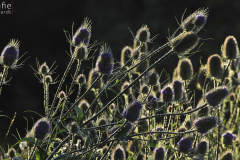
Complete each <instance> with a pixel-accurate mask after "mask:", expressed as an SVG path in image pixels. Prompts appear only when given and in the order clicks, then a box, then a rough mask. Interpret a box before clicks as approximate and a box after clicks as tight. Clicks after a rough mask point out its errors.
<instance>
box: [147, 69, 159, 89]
mask: <svg viewBox="0 0 240 160" xmlns="http://www.w3.org/2000/svg"><path fill="white" fill-rule="evenodd" d="M158 80H159V75H158V73H157V71H155V70H151V71H150V72H149V73H148V85H152V86H153V85H157V84H158Z"/></svg>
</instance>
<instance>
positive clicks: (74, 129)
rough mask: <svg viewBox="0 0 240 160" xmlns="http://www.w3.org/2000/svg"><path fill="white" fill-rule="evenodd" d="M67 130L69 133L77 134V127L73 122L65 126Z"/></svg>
mask: <svg viewBox="0 0 240 160" xmlns="http://www.w3.org/2000/svg"><path fill="white" fill-rule="evenodd" d="M67 129H68V131H69V133H72V134H74V133H77V132H78V130H79V129H78V125H77V123H76V122H75V121H70V122H69V123H68V124H67Z"/></svg>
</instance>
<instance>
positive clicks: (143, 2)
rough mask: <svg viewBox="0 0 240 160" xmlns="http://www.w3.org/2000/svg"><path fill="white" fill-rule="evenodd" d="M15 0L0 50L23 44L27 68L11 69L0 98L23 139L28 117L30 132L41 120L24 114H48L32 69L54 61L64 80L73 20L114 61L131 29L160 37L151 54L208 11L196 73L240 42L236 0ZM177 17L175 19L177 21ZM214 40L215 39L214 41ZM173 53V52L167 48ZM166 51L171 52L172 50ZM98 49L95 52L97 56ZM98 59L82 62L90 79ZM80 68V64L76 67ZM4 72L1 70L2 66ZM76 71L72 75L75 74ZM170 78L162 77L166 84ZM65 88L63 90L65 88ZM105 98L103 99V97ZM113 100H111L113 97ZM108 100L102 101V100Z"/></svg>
mask: <svg viewBox="0 0 240 160" xmlns="http://www.w3.org/2000/svg"><path fill="white" fill-rule="evenodd" d="M8 2H9V3H11V2H13V11H14V14H13V15H0V20H1V25H0V35H1V36H0V37H1V38H0V42H1V43H0V48H2V49H3V48H4V47H5V46H6V45H7V43H8V42H9V41H10V39H12V38H17V39H18V40H19V41H20V55H22V54H23V53H25V52H27V54H26V55H25V58H27V57H29V56H30V58H29V59H28V60H27V61H26V62H25V65H24V66H23V68H20V69H17V70H12V69H10V70H9V75H8V79H9V78H10V77H12V80H11V81H10V82H9V84H10V85H5V86H3V91H2V95H1V97H0V110H1V111H2V112H1V114H2V115H7V116H9V117H10V118H12V117H13V116H14V112H17V117H16V119H15V121H14V123H13V126H12V128H11V131H10V134H15V135H16V128H17V129H18V131H19V133H20V135H21V137H22V138H23V137H24V136H25V133H26V128H27V121H26V120H25V119H24V118H23V116H25V117H27V119H28V120H29V121H28V126H29V129H30V128H31V126H32V125H33V120H32V119H31V117H33V119H34V120H35V121H36V120H37V119H39V118H40V117H39V116H38V115H36V114H34V113H30V112H24V111H27V110H32V111H36V112H38V113H39V114H41V115H43V114H44V108H43V86H42V84H41V83H39V81H38V80H37V78H36V77H35V76H34V71H33V70H32V69H31V68H30V65H31V66H33V67H35V69H37V67H36V57H37V58H38V60H39V61H40V64H42V63H43V62H45V61H46V62H47V64H48V65H49V66H51V65H52V64H53V63H54V62H55V61H56V64H55V65H57V66H58V68H57V69H56V73H55V74H53V78H55V77H56V76H57V75H59V78H58V80H60V79H61V77H62V75H63V72H64V71H65V68H66V66H67V64H68V62H69V60H70V57H69V56H68V55H67V54H66V51H69V44H68V43H67V42H66V37H65V35H64V32H63V29H65V30H67V31H69V32H71V31H72V24H73V22H74V32H75V31H76V29H77V28H78V27H79V26H80V25H81V23H82V22H83V20H84V18H85V17H89V19H91V21H92V37H91V40H90V43H91V42H93V41H95V40H97V41H98V42H106V43H108V44H110V45H111V48H112V52H113V55H114V58H115V62H119V61H120V53H121V49H122V48H123V47H124V46H125V45H131V46H132V44H133V37H132V35H131V33H130V32H129V29H128V27H129V28H130V29H131V30H132V31H133V33H134V34H135V33H136V32H137V30H138V29H139V28H140V27H141V26H142V25H143V24H146V25H148V27H149V28H150V33H151V37H152V36H154V35H156V34H159V36H158V38H157V39H156V40H155V41H154V43H152V44H149V50H151V49H156V48H158V47H159V46H161V45H163V44H164V43H166V41H167V37H168V36H169V34H168V31H169V33H170V34H172V33H173V32H174V31H175V30H176V29H177V28H178V23H177V21H176V19H177V20H178V21H179V22H180V21H181V17H182V16H183V13H184V11H185V9H187V10H186V13H185V15H184V18H186V17H187V16H188V15H189V14H191V13H193V12H194V11H195V10H197V9H199V8H203V7H204V8H206V7H209V10H210V12H209V17H208V22H207V24H206V26H205V27H204V30H202V31H201V32H200V33H199V37H201V39H202V40H201V43H204V44H203V45H202V46H201V48H200V50H201V51H200V52H198V53H196V54H194V55H193V56H192V57H191V58H190V59H191V60H192V63H193V66H194V71H195V73H196V72H197V71H198V68H199V66H200V62H199V60H200V58H201V61H202V63H203V64H205V63H206V61H207V58H208V56H210V55H212V54H215V53H217V54H221V52H220V51H221V45H222V44H223V42H224V39H225V37H226V36H228V35H234V36H235V37H236V39H237V40H240V10H239V8H240V2H239V1H238V0H232V1H227V0H205V1H196V0H137V1H133V0H132V1H131V0H121V1H119V0H71V1H64V0H51V1H47V0H41V1H40V0H34V1H30V0H28V1H16V0H13V1H6V3H8ZM175 17H176V19H175ZM210 38H212V39H214V40H211V39H210ZM168 49H169V48H168ZM168 49H167V50H168ZM167 50H164V51H162V52H160V53H158V54H156V55H154V56H153V57H152V58H151V60H150V62H151V63H153V62H154V61H155V60H156V59H158V58H159V57H161V55H163V54H164V53H165V52H166V51H167ZM98 54H99V51H97V52H96V56H98ZM95 59H96V57H95V58H94V60H93V64H92V60H90V61H84V62H83V63H82V69H81V72H82V71H83V73H84V74H85V75H88V72H89V70H90V68H92V66H93V67H95V64H94V62H95ZM177 62H178V58H177V56H176V55H173V56H171V57H169V58H168V59H167V60H166V61H164V62H163V63H161V64H159V65H157V67H156V69H157V71H158V72H159V73H160V72H161V71H162V69H163V68H164V69H165V70H166V71H167V72H168V73H170V74H171V73H172V72H173V70H174V68H175V67H176V66H177ZM75 66H76V63H75V65H74V67H75ZM2 69H3V67H2ZM74 71H75V70H74V68H72V70H71V72H70V74H72V75H73V73H74ZM165 79H166V76H162V77H161V80H160V82H163V81H164V80H165ZM70 82H71V76H68V78H67V80H66V83H65V84H68V85H69V84H70ZM57 86H58V85H57V84H55V85H54V84H53V85H50V102H51V101H52V98H53V94H55V91H56V87H57ZM64 89H65V88H64ZM103 98H104V97H103ZM110 98H111V97H110ZM103 101H104V100H103ZM0 118H1V120H0V130H1V132H0V145H2V142H3V139H4V137H5V134H6V132H7V130H8V127H9V124H10V122H11V121H10V120H9V119H7V118H5V117H0ZM7 142H8V143H9V144H10V145H13V144H15V143H16V142H17V140H16V139H15V138H14V137H13V136H12V135H9V136H8V140H7Z"/></svg>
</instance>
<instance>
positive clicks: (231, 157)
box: [220, 151, 233, 160]
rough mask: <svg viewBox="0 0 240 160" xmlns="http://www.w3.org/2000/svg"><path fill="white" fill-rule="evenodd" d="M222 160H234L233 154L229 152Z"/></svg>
mask: <svg viewBox="0 0 240 160" xmlns="http://www.w3.org/2000/svg"><path fill="white" fill-rule="evenodd" d="M220 160H233V154H232V153H231V152H229V151H227V152H225V153H224V154H223V155H222V156H221V158H220Z"/></svg>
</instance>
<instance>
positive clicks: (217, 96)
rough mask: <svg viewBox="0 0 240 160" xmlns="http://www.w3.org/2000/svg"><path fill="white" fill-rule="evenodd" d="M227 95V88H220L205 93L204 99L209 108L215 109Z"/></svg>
mask: <svg viewBox="0 0 240 160" xmlns="http://www.w3.org/2000/svg"><path fill="white" fill-rule="evenodd" d="M228 95H229V91H228V89H227V87H224V86H221V87H217V88H214V89H211V90H210V91H209V92H207V93H206V95H205V99H206V101H207V103H208V104H209V105H210V106H213V107H217V106H218V105H219V104H221V103H222V102H223V100H224V99H225V98H227V96H228Z"/></svg>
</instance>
